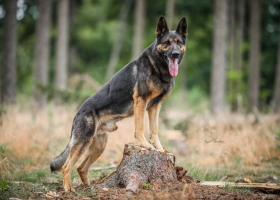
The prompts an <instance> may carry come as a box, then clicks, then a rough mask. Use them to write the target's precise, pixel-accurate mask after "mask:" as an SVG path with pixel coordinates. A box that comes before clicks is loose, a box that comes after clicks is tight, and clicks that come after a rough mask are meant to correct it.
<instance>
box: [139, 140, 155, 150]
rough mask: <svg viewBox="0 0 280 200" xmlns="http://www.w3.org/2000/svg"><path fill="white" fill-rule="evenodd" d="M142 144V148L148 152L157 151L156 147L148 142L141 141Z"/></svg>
mask: <svg viewBox="0 0 280 200" xmlns="http://www.w3.org/2000/svg"><path fill="white" fill-rule="evenodd" d="M139 142H140V147H143V148H146V149H148V150H155V147H154V146H153V145H151V144H150V143H148V142H147V141H139Z"/></svg>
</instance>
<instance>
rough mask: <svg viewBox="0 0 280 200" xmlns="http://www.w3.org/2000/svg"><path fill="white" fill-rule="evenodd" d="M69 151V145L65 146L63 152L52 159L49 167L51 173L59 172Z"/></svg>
mask: <svg viewBox="0 0 280 200" xmlns="http://www.w3.org/2000/svg"><path fill="white" fill-rule="evenodd" d="M70 149H71V148H70V144H67V146H66V148H65V149H64V151H63V152H62V153H61V154H60V155H59V156H56V157H55V158H54V159H52V161H51V165H50V169H51V172H55V171H59V170H61V168H62V166H63V165H64V164H65V162H66V160H67V158H68V156H69V152H70Z"/></svg>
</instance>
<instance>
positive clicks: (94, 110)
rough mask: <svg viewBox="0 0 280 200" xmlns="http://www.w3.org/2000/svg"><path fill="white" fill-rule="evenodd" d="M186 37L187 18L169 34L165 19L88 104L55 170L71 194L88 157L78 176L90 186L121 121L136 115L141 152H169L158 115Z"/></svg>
mask: <svg viewBox="0 0 280 200" xmlns="http://www.w3.org/2000/svg"><path fill="white" fill-rule="evenodd" d="M186 37H187V23H186V19H185V18H182V19H181V21H180V23H179V25H178V27H177V29H176V31H169V29H168V27H167V23H166V20H165V19H164V17H163V16H161V17H160V18H159V20H158V24H157V29H156V40H155V41H154V42H153V43H152V44H151V45H150V46H149V47H148V48H146V49H145V50H144V51H143V53H142V54H141V55H140V57H139V58H138V59H136V60H133V61H131V62H130V63H128V64H127V65H126V66H125V67H123V68H122V69H121V70H120V71H118V72H117V73H116V74H115V75H114V76H113V77H112V79H111V80H109V81H108V82H107V83H106V84H105V85H104V86H103V87H102V88H101V89H100V90H99V91H98V92H97V93H96V94H95V95H93V96H91V97H89V98H88V99H87V100H86V101H85V102H84V103H83V104H82V106H81V107H80V109H79V111H78V113H77V114H76V116H75V118H74V120H73V126H72V131H71V137H70V142H69V143H68V145H67V146H66V148H65V150H64V151H63V152H62V153H61V154H60V155H59V156H57V157H55V158H54V159H53V160H52V161H51V165H50V168H51V171H57V170H60V169H61V168H62V176H63V187H64V190H65V191H69V190H70V191H74V189H73V188H72V187H71V180H70V176H71V171H72V169H73V167H74V165H75V163H76V162H77V161H78V159H79V158H80V157H81V156H82V155H83V154H84V153H85V156H84V160H83V161H82V163H81V164H80V166H79V167H78V168H77V171H78V173H79V176H80V178H81V180H82V182H83V184H85V185H90V182H89V180H88V177H87V173H88V170H89V167H90V166H91V164H92V163H93V162H94V161H95V160H96V159H97V158H98V157H99V156H100V155H101V154H102V152H103V151H104V149H105V146H106V142H107V133H108V132H113V131H115V130H116V129H117V128H118V127H117V126H116V122H117V121H120V120H121V119H123V118H126V117H130V116H132V115H133V114H134V118H135V133H134V134H135V135H134V136H135V138H136V140H137V143H138V144H139V145H140V146H141V147H143V148H147V149H149V150H158V151H161V152H163V151H164V149H163V147H162V145H161V143H160V141H159V138H158V115H159V110H160V106H161V103H162V102H163V100H164V99H166V98H167V97H168V95H169V94H170V93H171V90H172V88H173V85H174V77H175V76H177V74H178V68H179V64H180V62H181V60H182V58H183V56H184V53H185V50H186V48H185V45H186V40H187V38H186ZM145 111H147V112H148V116H149V132H150V134H149V137H150V139H149V142H148V141H147V140H146V139H145V136H144V115H145Z"/></svg>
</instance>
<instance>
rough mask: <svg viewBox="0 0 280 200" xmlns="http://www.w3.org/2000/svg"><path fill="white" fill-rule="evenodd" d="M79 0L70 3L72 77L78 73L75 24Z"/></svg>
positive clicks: (70, 60) (70, 71)
mask: <svg viewBox="0 0 280 200" xmlns="http://www.w3.org/2000/svg"><path fill="white" fill-rule="evenodd" d="M77 4H78V3H77V0H71V1H70V30H71V31H70V35H71V36H70V37H71V39H70V52H69V54H70V56H69V73H70V76H71V75H73V74H74V73H75V72H76V62H77V58H78V51H77V45H76V40H75V36H74V34H73V31H74V30H75V23H76V18H77V6H78V5H77Z"/></svg>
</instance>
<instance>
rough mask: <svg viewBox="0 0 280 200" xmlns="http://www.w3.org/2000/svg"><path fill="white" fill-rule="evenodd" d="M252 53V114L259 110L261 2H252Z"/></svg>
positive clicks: (250, 54)
mask: <svg viewBox="0 0 280 200" xmlns="http://www.w3.org/2000/svg"><path fill="white" fill-rule="evenodd" d="M250 7H251V10H250V33H249V35H250V36H249V37H250V51H249V72H248V76H249V82H248V108H249V111H250V112H253V111H254V110H255V109H258V100H259V82H260V81H259V79H260V78H259V76H260V75H259V74H260V67H259V66H260V15H261V13H260V0H251V1H250Z"/></svg>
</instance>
